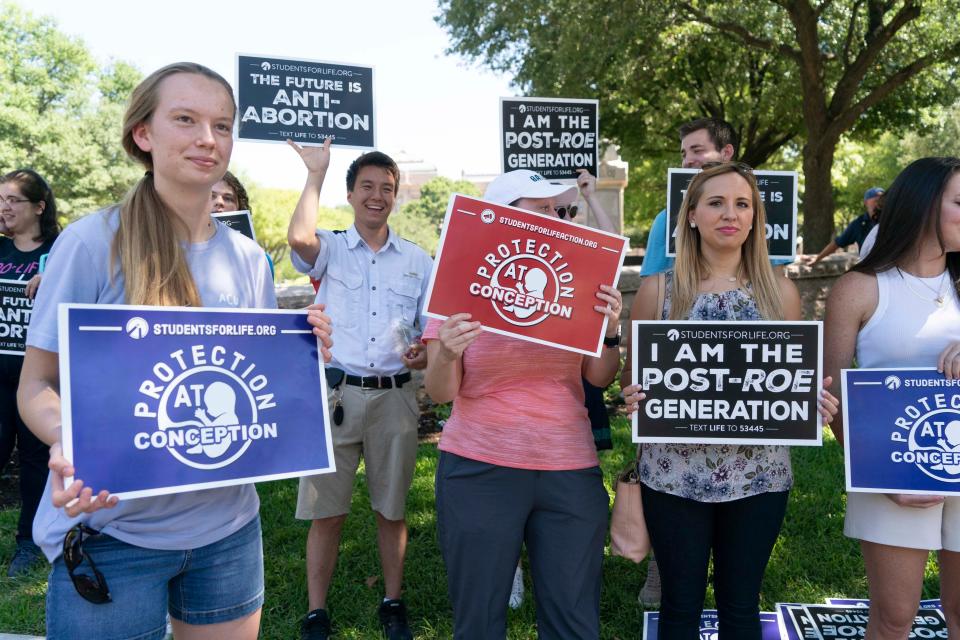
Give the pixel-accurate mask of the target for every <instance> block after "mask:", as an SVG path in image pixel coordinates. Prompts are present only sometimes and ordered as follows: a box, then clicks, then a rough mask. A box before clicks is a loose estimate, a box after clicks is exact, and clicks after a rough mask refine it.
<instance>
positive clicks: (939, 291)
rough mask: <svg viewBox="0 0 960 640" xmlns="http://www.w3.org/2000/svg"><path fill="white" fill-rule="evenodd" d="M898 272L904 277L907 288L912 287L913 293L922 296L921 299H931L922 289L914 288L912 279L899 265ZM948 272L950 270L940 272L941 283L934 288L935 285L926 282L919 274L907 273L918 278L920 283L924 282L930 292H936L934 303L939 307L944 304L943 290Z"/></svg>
mask: <svg viewBox="0 0 960 640" xmlns="http://www.w3.org/2000/svg"><path fill="white" fill-rule="evenodd" d="M897 273H899V274H900V277H901V278H903V282H904V284H906V285H907V288H908V289H910V291H911V292H912V293H913V295H915V296H917V297H918V298H920V299H921V300H930V298H928V297H927V296H925V295H924V294H923V292H922V291H921V292H917V290H916V289H914V288H913V285H911V284H910V280H909V279H908V278H906V277H905V276H904V275H903V271H901V270H900V267H897ZM947 273H948V271H944V272H943V273H942V274H940V284H939V285H938V286H937V288H936V289H934V288H933V287H931V286H930V285H928V284H927V283H926V282H924V281H923V279H921V278H920V277H918V276H915V275H913V274H912V273H910V274H907V275H909V276H910V277H911V278H914V279H915V280H917V281H918V282H919V283H920V284H922V285H923V286H924V287H926V288H927V289H929V290H930V292H931V293H933V294H934V298H933V303H934V304H935V305H937V307H939V308H943V305H944V297H945V294H944V292H943V283H944V280H945V279H946V277H947Z"/></svg>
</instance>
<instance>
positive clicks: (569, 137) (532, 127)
mask: <svg viewBox="0 0 960 640" xmlns="http://www.w3.org/2000/svg"><path fill="white" fill-rule="evenodd" d="M599 104H600V103H599V101H597V100H572V99H569V98H500V151H501V157H502V158H503V163H502V165H503V171H504V173H506V172H507V171H513V170H515V169H529V170H531V171H536V172H537V173H539V174H540V175H542V176H543V177H544V178H547V179H549V180H575V179H576V178H577V176H578V175H579V174H578V173H577V169H587V170H589V171H590V173H591V174H593V175H597V169H598V166H599V158H598V157H597V152H598V144H599V142H598V141H599V137H600V120H599V117H598V111H599Z"/></svg>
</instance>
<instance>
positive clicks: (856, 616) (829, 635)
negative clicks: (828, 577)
mask: <svg viewBox="0 0 960 640" xmlns="http://www.w3.org/2000/svg"><path fill="white" fill-rule="evenodd" d="M803 611H804V614H805V615H806V618H807V620H808V622H809V624H810V625H811V627H812V628H813V631H814V633H815V634H816V637H817V638H818V640H847V639H848V638H863V637H864V636H865V635H866V632H867V621H868V620H869V619H870V611H869V609H865V608H863V607H844V606H831V605H826V604H819V605H813V604H807V605H803ZM910 637H911V638H914V639H916V640H927V639H933V638H946V637H947V623H946V620H945V618H944V617H943V612H942V611H940V610H939V609H918V610H917V615H916V616H915V617H914V618H913V628H912V629H911V630H910Z"/></svg>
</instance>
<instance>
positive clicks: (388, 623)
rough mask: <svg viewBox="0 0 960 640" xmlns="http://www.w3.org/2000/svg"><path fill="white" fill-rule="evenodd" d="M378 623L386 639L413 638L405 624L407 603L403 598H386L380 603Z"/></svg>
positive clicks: (402, 639)
mask: <svg viewBox="0 0 960 640" xmlns="http://www.w3.org/2000/svg"><path fill="white" fill-rule="evenodd" d="M379 614H380V625H381V626H382V627H383V633H384V635H386V636H387V640H413V634H412V633H410V627H409V626H407V605H405V604H403V600H387V601H386V602H384V603H383V604H381V605H380V611H379Z"/></svg>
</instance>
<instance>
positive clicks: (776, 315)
mask: <svg viewBox="0 0 960 640" xmlns="http://www.w3.org/2000/svg"><path fill="white" fill-rule="evenodd" d="M765 223H766V216H765V213H764V209H763V202H762V200H761V199H760V193H759V191H758V190H757V183H756V180H755V179H754V176H753V170H752V169H750V168H749V167H747V166H746V165H743V164H739V163H731V162H728V163H723V164H713V165H704V169H703V171H702V172H701V173H699V174H697V175H696V176H695V177H694V179H693V180H692V181H691V182H690V186H689V188H688V190H687V194H686V196H685V198H684V200H683V204H682V205H681V208H680V216H679V220H678V222H677V260H676V264H675V267H674V270H673V271H667V272H666V273H664V274H659V275H658V276H654V277H649V278H647V279H645V280H644V281H643V283H642V284H641V285H640V289H639V290H638V291H637V295H636V297H635V299H634V302H633V306H632V308H631V310H630V319H631V320H706V321H713V322H715V321H718V320H800V296H799V294H798V293H797V289H796V287H795V286H794V285H793V283H792V282H790V281H789V280H787V279H786V278H782V277H777V276H776V275H775V274H774V271H773V269H772V268H771V266H770V260H769V258H768V255H767V243H766V238H765V237H764V236H765V234H764V229H765ZM630 367H631V364H630V361H629V359H628V361H627V365H626V368H625V370H624V371H625V374H624V378H623V380H624V382H626V381H627V379H628V377H629V374H627V373H626V372H629V371H631V368H630ZM825 384H829V380H827V381H825ZM624 396H625V398H626V401H627V405H628V408H629V410H630V411H636V410H637V409H638V408H639V405H640V403H641V402H642V401H643V400H644V398H645V395H644V394H643V393H642V391H641V388H640V385H629V386H626V387H625V388H624ZM836 408H837V407H836V400H835V399H834V398H833V397H832V396H830V395H829V394H824V396H823V398H822V400H821V407H820V411H821V413H822V414H823V415H824V418H825V419H827V420H829V419H830V418H831V417H832V416H833V415H834V413H836ZM638 465H639V469H640V481H641V483H642V492H643V511H644V516H645V518H646V522H647V528H648V530H649V533H650V539H651V542H652V543H653V549H654V552H655V554H656V557H657V562H658V563H659V565H660V577H661V584H662V594H661V601H660V637H661V638H664V639H666V640H672V639H674V638H695V637H696V636H697V633H698V629H699V627H700V613H701V611H702V609H703V600H704V595H705V592H706V586H707V567H708V563H709V560H710V556H711V552H712V555H713V584H714V593H715V595H716V603H717V610H718V615H719V626H720V629H721V634H723V635H724V636H726V637H736V638H754V639H756V640H759V639H760V637H761V635H760V616H759V601H760V595H759V594H760V585H761V582H762V581H763V573H764V570H765V569H766V566H767V561H768V560H769V558H770V553H771V551H772V550H773V545H774V543H775V542H776V540H777V536H778V534H779V532H780V526H781V524H782V522H783V516H784V513H785V512H786V508H787V497H788V494H789V490H790V487H791V485H792V484H793V476H792V474H791V470H790V451H789V448H787V447H782V446H739V447H738V446H733V445H702V444H645V445H643V447H642V452H641V454H640V459H639V462H638Z"/></svg>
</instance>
